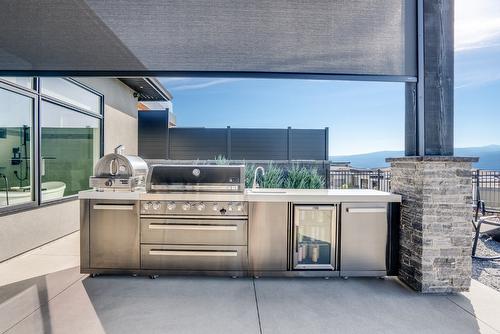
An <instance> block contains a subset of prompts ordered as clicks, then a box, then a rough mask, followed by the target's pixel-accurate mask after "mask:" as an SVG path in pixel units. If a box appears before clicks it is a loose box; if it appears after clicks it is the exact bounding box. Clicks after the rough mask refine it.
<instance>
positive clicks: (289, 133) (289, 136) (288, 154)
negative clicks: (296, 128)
mask: <svg viewBox="0 0 500 334" xmlns="http://www.w3.org/2000/svg"><path fill="white" fill-rule="evenodd" d="M286 136H287V139H286V142H287V144H286V158H287V160H288V161H289V162H290V160H292V127H291V126H289V127H288V128H287V129H286Z"/></svg>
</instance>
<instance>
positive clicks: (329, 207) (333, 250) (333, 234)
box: [291, 203, 339, 271]
mask: <svg viewBox="0 0 500 334" xmlns="http://www.w3.org/2000/svg"><path fill="white" fill-rule="evenodd" d="M301 209H306V210H323V211H330V212H331V213H332V217H331V220H330V263H329V264H300V263H298V260H297V259H298V244H299V243H298V227H299V219H298V212H299V210H301ZM338 210H339V205H338V204H337V203H333V204H317V205H315V204H298V203H297V204H293V208H292V212H293V216H292V219H291V224H292V229H291V232H292V244H291V260H292V261H291V265H292V269H293V270H328V271H335V270H337V263H338V261H337V253H338V252H337V247H338V241H337V239H338V238H337V231H338V217H339V211H338Z"/></svg>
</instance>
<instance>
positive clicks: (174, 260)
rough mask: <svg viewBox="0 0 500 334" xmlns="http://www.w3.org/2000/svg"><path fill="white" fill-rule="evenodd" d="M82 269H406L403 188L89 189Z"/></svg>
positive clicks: (321, 272) (257, 272)
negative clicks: (402, 261) (401, 254)
mask: <svg viewBox="0 0 500 334" xmlns="http://www.w3.org/2000/svg"><path fill="white" fill-rule="evenodd" d="M79 198H80V202H81V205H80V207H81V208H80V210H81V231H80V233H81V255H80V256H81V272H82V273H89V274H107V273H111V274H132V275H135V274H139V275H150V277H152V278H155V277H157V275H172V274H174V275H191V274H194V275H225V276H234V277H238V276H320V277H335V276H337V277H338V276H342V277H349V276H376V277H379V276H386V275H397V266H398V255H397V253H398V243H399V238H398V230H399V202H400V201H401V197H400V196H399V195H395V194H390V193H386V192H381V191H376V190H368V189H337V190H333V189H310V190H309V189H308V190H306V189H304V190H302V189H258V188H257V189H254V190H252V189H246V190H245V191H244V192H232V193H230V192H227V193H223V192H217V193H212V192H168V193H167V192H165V193H151V192H146V191H144V190H138V191H95V190H88V191H82V192H80V194H79Z"/></svg>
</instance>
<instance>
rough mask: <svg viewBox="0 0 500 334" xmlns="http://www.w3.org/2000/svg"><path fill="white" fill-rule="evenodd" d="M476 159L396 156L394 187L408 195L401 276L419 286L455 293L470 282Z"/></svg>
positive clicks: (405, 197)
mask: <svg viewBox="0 0 500 334" xmlns="http://www.w3.org/2000/svg"><path fill="white" fill-rule="evenodd" d="M472 161H473V159H470V158H457V157H439V158H426V157H410V158H401V159H390V162H391V172H392V181H391V188H392V191H393V192H394V193H398V194H400V195H402V197H403V203H402V206H401V224H400V270H399V276H400V278H401V279H402V280H403V281H404V282H406V283H407V284H408V285H410V286H411V287H412V288H414V289H415V290H418V291H421V292H425V293H453V292H460V291H466V290H468V288H469V286H470V277H471V258H470V251H471V242H472V241H471V238H470V232H471V228H472V227H471V224H470V221H471V219H472V207H471V206H472V195H471V193H472V183H471V162H472Z"/></svg>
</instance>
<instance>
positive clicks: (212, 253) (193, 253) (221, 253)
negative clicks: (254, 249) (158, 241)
mask: <svg viewBox="0 0 500 334" xmlns="http://www.w3.org/2000/svg"><path fill="white" fill-rule="evenodd" d="M149 255H159V256H209V257H227V256H232V257H234V256H238V252H237V251H189V250H186V251H184V250H161V249H151V250H150V251H149Z"/></svg>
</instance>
